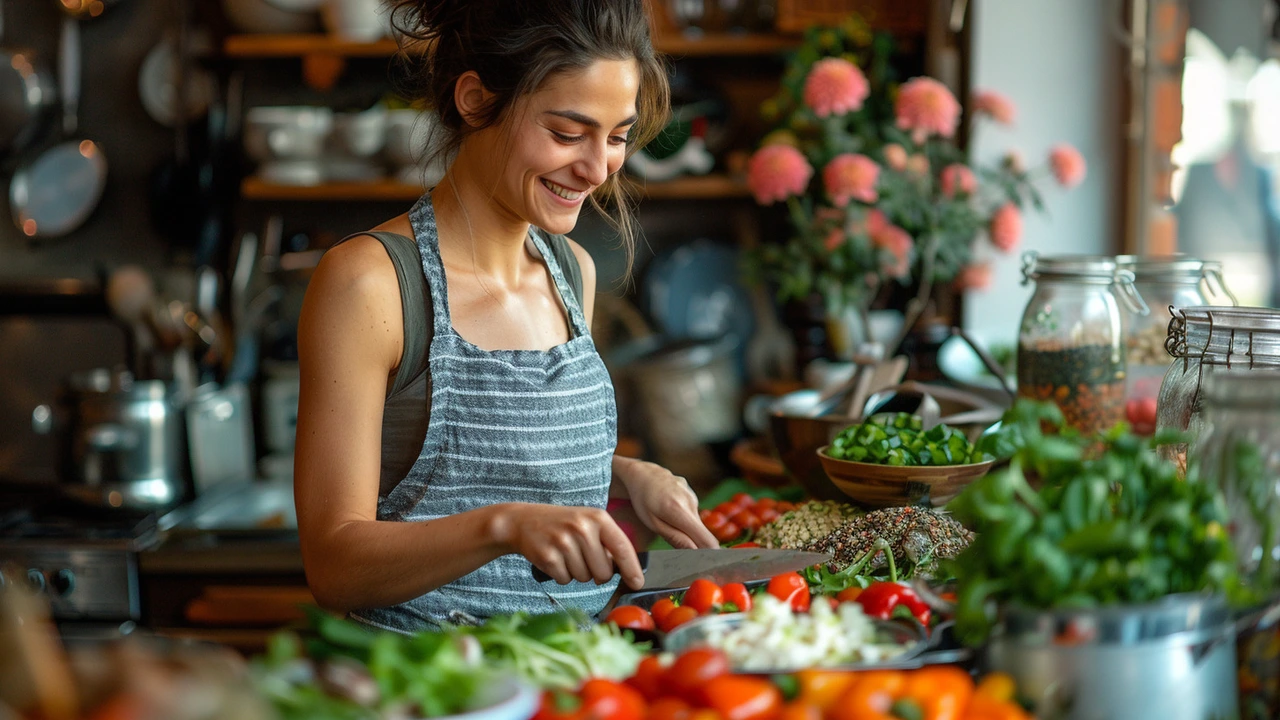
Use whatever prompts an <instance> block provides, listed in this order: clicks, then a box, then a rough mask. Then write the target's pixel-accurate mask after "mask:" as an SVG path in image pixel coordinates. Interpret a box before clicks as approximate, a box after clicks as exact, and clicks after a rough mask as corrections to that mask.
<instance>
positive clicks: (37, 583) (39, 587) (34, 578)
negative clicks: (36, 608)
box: [27, 568, 44, 592]
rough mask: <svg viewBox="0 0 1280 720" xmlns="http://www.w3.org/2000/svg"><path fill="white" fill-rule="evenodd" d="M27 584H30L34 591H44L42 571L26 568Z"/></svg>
mask: <svg viewBox="0 0 1280 720" xmlns="http://www.w3.org/2000/svg"><path fill="white" fill-rule="evenodd" d="M27 585H30V586H31V589H32V590H35V591H36V592H43V591H44V573H42V572H40V571H39V570H37V569H35V568H31V569H30V570H27Z"/></svg>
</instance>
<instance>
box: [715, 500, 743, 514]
mask: <svg viewBox="0 0 1280 720" xmlns="http://www.w3.org/2000/svg"><path fill="white" fill-rule="evenodd" d="M716 512H718V513H720V514H721V515H724V516H725V517H729V516H730V515H732V514H734V513H736V512H738V506H737V505H734V504H733V501H732V500H725V501H724V502H722V503H720V504H719V505H717V506H716Z"/></svg>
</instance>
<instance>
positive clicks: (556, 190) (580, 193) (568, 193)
mask: <svg viewBox="0 0 1280 720" xmlns="http://www.w3.org/2000/svg"><path fill="white" fill-rule="evenodd" d="M540 180H542V186H543V187H545V188H546V189H547V190H549V191H551V194H552V195H554V196H555V197H556V199H557V200H559V201H561V202H562V203H564V205H565V206H566V207H578V206H579V205H581V204H582V199H583V198H584V197H586V196H587V190H574V189H573V188H570V187H565V186H564V185H561V184H559V183H557V182H555V181H553V180H548V179H547V178H540Z"/></svg>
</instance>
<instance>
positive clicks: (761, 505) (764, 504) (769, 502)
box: [756, 497, 778, 512]
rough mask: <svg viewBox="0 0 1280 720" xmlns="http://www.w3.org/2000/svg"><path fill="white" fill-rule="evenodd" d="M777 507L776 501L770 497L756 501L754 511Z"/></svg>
mask: <svg viewBox="0 0 1280 720" xmlns="http://www.w3.org/2000/svg"><path fill="white" fill-rule="evenodd" d="M776 507H778V501H777V500H776V499H774V498H771V497H762V498H760V499H759V500H757V501H756V511H757V512H758V511H760V510H764V509H765V508H776Z"/></svg>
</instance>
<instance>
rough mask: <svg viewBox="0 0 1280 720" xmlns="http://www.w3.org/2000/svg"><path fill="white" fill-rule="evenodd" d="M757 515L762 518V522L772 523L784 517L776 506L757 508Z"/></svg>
mask: <svg viewBox="0 0 1280 720" xmlns="http://www.w3.org/2000/svg"><path fill="white" fill-rule="evenodd" d="M756 517H758V518H760V522H762V523H771V522H773V521H774V520H777V519H778V518H780V517H782V513H780V512H778V510H777V509H776V508H771V507H767V508H760V509H758V510H756Z"/></svg>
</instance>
